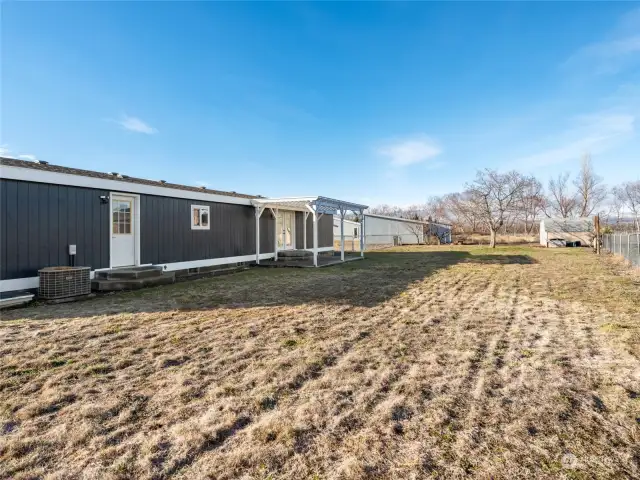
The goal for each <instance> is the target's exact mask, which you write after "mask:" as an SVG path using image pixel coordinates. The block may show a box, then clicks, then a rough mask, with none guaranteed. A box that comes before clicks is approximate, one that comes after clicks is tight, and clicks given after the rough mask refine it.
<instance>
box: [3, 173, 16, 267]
mask: <svg viewBox="0 0 640 480" xmlns="http://www.w3.org/2000/svg"><path fill="white" fill-rule="evenodd" d="M6 197H7V203H6V209H7V234H6V238H7V243H6V246H5V248H6V250H7V270H6V273H5V275H6V277H5V278H16V277H17V276H18V275H17V274H18V213H19V212H18V182H15V181H11V180H8V181H7V182H6Z"/></svg>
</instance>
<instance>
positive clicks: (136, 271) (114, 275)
mask: <svg viewBox="0 0 640 480" xmlns="http://www.w3.org/2000/svg"><path fill="white" fill-rule="evenodd" d="M161 276H162V267H155V266H148V267H130V268H112V269H111V270H104V271H101V272H96V279H100V280H136V279H140V278H153V277H161Z"/></svg>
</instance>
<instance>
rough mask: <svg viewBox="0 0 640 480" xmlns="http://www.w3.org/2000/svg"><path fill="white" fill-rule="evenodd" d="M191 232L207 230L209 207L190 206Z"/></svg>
mask: <svg viewBox="0 0 640 480" xmlns="http://www.w3.org/2000/svg"><path fill="white" fill-rule="evenodd" d="M191 230H209V207H208V206H206V205H191Z"/></svg>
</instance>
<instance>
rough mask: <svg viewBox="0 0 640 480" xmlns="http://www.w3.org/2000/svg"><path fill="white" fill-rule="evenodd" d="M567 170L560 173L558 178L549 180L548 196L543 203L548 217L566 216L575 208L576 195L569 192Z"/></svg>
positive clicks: (571, 213)
mask: <svg viewBox="0 0 640 480" xmlns="http://www.w3.org/2000/svg"><path fill="white" fill-rule="evenodd" d="M568 181H569V172H565V173H561V174H559V175H558V178H552V179H551V180H549V196H548V198H547V201H546V205H545V214H546V215H547V216H548V217H551V216H554V215H555V216H558V217H562V218H568V217H571V216H572V215H573V212H574V211H575V209H576V204H577V202H576V197H575V195H572V194H571V193H570V192H569V186H568V185H567V183H568Z"/></svg>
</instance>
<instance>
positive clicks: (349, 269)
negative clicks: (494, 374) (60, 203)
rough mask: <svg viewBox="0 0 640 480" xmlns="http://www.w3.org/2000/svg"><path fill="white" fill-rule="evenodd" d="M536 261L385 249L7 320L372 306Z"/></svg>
mask: <svg viewBox="0 0 640 480" xmlns="http://www.w3.org/2000/svg"><path fill="white" fill-rule="evenodd" d="M462 263H471V264H485V265H486V264H490V265H510V264H514V265H530V264H534V263H536V260H535V259H533V258H532V257H530V256H529V255H524V254H499V255H498V254H474V253H473V252H470V251H463V250H449V251H437V250H436V251H433V250H431V251H421V252H420V251H419V252H415V251H413V252H411V251H402V250H401V249H400V251H384V252H372V253H368V254H367V258H366V259H365V260H362V261H357V262H349V263H345V264H343V265H336V266H332V267H328V268H322V269H293V268H292V269H287V268H283V269H260V268H254V269H251V270H249V271H247V272H243V273H240V274H236V275H232V276H228V277H214V278H205V279H200V280H196V281H191V282H184V283H178V284H175V285H169V286H162V287H155V288H149V289H144V290H139V291H135V292H119V293H116V294H113V295H105V296H100V297H98V298H96V299H93V300H87V301H83V302H77V303H69V304H62V305H47V306H44V307H43V306H42V305H39V306H32V307H27V308H21V309H17V310H13V311H8V312H4V313H3V319H19V318H36V319H43V320H44V319H56V318H78V317H92V316H96V315H105V314H108V315H113V314H119V313H143V312H144V313H152V312H163V311H175V310H208V309H212V308H218V307H224V308H234V307H240V308H247V307H261V306H277V305H288V306H294V305H302V304H313V303H316V304H343V305H347V306H359V307H373V306H376V305H378V304H379V303H381V302H384V301H386V300H388V299H389V298H392V297H394V296H396V295H398V294H400V293H401V292H403V291H404V290H406V289H407V288H408V287H409V286H410V285H412V284H414V283H419V282H422V281H424V280H425V279H426V278H428V277H430V276H431V275H433V274H435V273H436V272H438V271H440V270H443V269H447V268H450V267H452V266H454V265H457V264H462Z"/></svg>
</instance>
